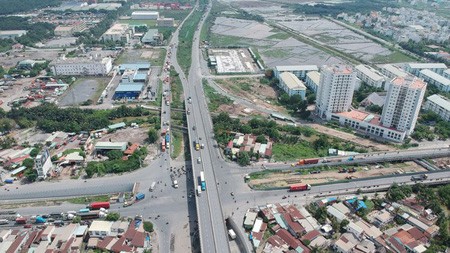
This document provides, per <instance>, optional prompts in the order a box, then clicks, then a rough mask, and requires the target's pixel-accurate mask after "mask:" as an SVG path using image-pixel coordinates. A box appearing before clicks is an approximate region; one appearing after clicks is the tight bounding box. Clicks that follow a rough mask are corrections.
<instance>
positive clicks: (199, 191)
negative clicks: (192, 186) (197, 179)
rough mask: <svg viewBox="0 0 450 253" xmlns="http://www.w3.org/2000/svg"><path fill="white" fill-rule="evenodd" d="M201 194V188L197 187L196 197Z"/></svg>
mask: <svg viewBox="0 0 450 253" xmlns="http://www.w3.org/2000/svg"><path fill="white" fill-rule="evenodd" d="M201 194H202V187H201V186H200V185H197V196H199V197H200V195H201Z"/></svg>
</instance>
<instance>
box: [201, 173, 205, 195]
mask: <svg viewBox="0 0 450 253" xmlns="http://www.w3.org/2000/svg"><path fill="white" fill-rule="evenodd" d="M200 186H201V188H202V191H206V182H205V173H204V172H203V171H200Z"/></svg>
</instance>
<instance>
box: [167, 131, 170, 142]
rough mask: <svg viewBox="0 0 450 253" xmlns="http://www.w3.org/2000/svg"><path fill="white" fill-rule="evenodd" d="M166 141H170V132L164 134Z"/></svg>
mask: <svg viewBox="0 0 450 253" xmlns="http://www.w3.org/2000/svg"><path fill="white" fill-rule="evenodd" d="M166 143H170V134H169V133H167V134H166Z"/></svg>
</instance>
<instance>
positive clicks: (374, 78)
mask: <svg viewBox="0 0 450 253" xmlns="http://www.w3.org/2000/svg"><path fill="white" fill-rule="evenodd" d="M355 71H356V76H357V77H358V78H359V79H361V81H363V82H365V83H366V84H367V85H369V86H372V87H376V88H384V86H385V85H384V84H385V82H386V78H385V77H384V76H383V74H381V73H380V72H379V71H378V70H376V69H374V68H372V67H370V66H368V65H363V64H360V65H357V66H356V67H355Z"/></svg>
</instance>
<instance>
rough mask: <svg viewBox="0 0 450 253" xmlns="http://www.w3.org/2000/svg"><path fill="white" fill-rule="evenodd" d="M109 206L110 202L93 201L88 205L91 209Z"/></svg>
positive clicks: (107, 207)
mask: <svg viewBox="0 0 450 253" xmlns="http://www.w3.org/2000/svg"><path fill="white" fill-rule="evenodd" d="M109 207H110V205H109V202H92V203H91V204H89V206H87V208H89V209H91V210H95V209H100V208H105V209H109Z"/></svg>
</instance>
